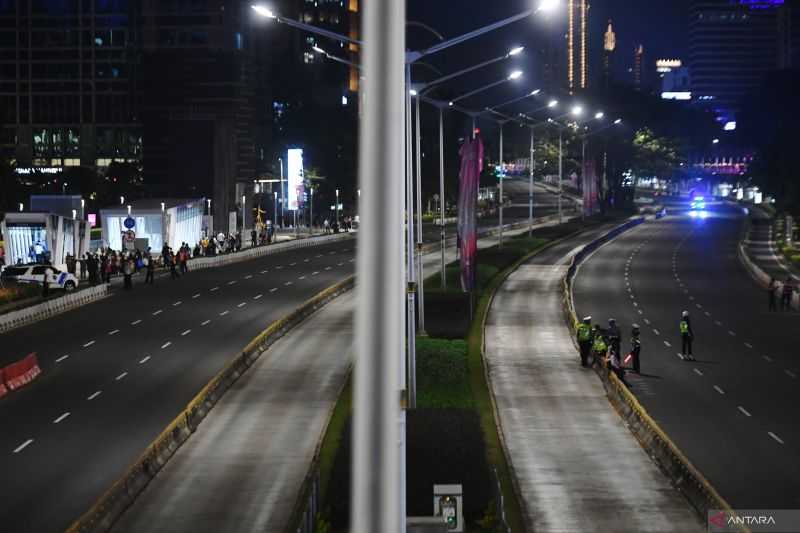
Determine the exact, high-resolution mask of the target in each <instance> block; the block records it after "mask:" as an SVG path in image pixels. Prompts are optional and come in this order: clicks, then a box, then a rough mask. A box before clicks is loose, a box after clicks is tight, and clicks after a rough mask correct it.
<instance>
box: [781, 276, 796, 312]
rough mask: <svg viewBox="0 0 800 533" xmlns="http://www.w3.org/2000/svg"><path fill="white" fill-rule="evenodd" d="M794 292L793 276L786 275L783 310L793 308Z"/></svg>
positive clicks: (782, 297) (782, 299) (782, 301)
mask: <svg viewBox="0 0 800 533" xmlns="http://www.w3.org/2000/svg"><path fill="white" fill-rule="evenodd" d="M793 294H794V283H792V277H791V276H786V281H784V282H783V292H782V296H781V311H791V310H792V295H793Z"/></svg>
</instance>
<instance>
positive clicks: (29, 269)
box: [2, 265, 78, 292]
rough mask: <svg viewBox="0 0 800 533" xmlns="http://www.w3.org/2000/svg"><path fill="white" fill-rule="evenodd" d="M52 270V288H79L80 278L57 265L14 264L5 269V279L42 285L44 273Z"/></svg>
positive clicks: (72, 289) (70, 290)
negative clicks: (63, 270)
mask: <svg viewBox="0 0 800 533" xmlns="http://www.w3.org/2000/svg"><path fill="white" fill-rule="evenodd" d="M47 270H50V271H51V272H52V273H53V276H52V280H53V281H51V282H50V288H51V289H64V290H65V291H67V292H72V291H74V290H75V289H77V288H78V278H76V277H75V276H74V275H72V274H70V273H69V272H62V271H60V270H58V269H57V268H55V267H52V266H48V265H14V266H8V267H6V268H5V269H3V273H2V278H3V281H15V282H17V283H33V284H38V285H41V284H42V282H43V280H44V273H45V272H46V271H47Z"/></svg>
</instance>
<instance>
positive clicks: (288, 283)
mask: <svg viewBox="0 0 800 533" xmlns="http://www.w3.org/2000/svg"><path fill="white" fill-rule="evenodd" d="M284 285H286V286H287V287H288V286H289V285H293V283H292V282H291V281H287V282H286V283H284Z"/></svg>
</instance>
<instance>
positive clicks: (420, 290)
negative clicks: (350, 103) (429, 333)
mask: <svg viewBox="0 0 800 533" xmlns="http://www.w3.org/2000/svg"><path fill="white" fill-rule="evenodd" d="M416 101H417V116H416V130H417V131H416V140H417V142H416V148H417V206H416V207H417V246H416V250H415V251H416V260H417V279H418V280H419V283H418V284H417V294H418V296H417V301H418V302H419V304H418V306H419V334H420V335H423V336H424V335H426V333H425V274H424V273H423V272H424V271H423V268H422V138H421V137H422V135H421V133H420V114H421V113H422V107H421V105H420V101H419V92H418V93H417V96H416Z"/></svg>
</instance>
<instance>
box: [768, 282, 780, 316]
mask: <svg viewBox="0 0 800 533" xmlns="http://www.w3.org/2000/svg"><path fill="white" fill-rule="evenodd" d="M776 292H778V281H777V280H776V279H775V278H771V279H770V280H769V286H768V287H767V296H769V310H770V311H777V310H778V305H777V303H776V301H775V293H776Z"/></svg>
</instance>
